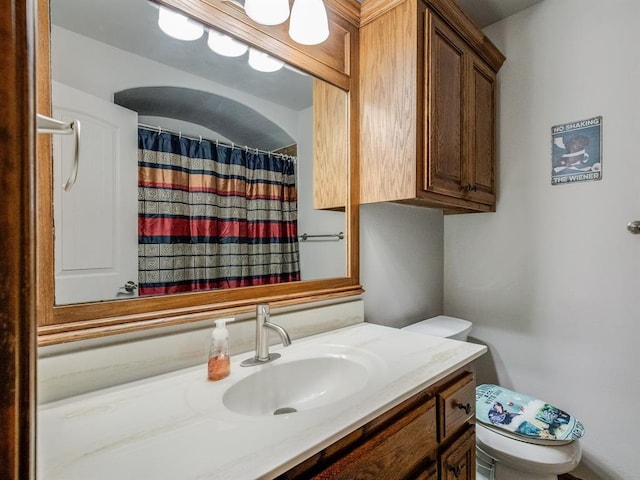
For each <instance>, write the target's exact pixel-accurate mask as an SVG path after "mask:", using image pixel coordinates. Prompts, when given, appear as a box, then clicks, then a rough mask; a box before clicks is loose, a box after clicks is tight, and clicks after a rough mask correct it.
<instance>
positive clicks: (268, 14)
mask: <svg viewBox="0 0 640 480" xmlns="http://www.w3.org/2000/svg"><path fill="white" fill-rule="evenodd" d="M244 11H245V12H246V13H247V15H248V16H249V18H250V19H252V20H253V21H255V22H257V23H260V24H262V25H279V24H281V23H282V22H284V21H285V20H286V19H287V18H289V0H245V2H244Z"/></svg>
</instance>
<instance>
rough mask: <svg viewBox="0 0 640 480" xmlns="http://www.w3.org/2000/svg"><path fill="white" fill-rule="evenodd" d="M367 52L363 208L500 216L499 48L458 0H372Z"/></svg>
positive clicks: (364, 28) (365, 11)
mask: <svg viewBox="0 0 640 480" xmlns="http://www.w3.org/2000/svg"><path fill="white" fill-rule="evenodd" d="M360 46H361V48H360V95H361V96H360V118H361V126H360V128H361V156H360V165H361V167H360V197H361V198H360V200H361V203H372V202H380V201H396V202H402V203H410V204H416V205H422V206H429V207H437V208H442V209H444V210H445V212H448V213H459V212H465V211H494V210H495V202H496V196H495V170H496V168H495V165H496V151H495V118H496V107H495V103H496V74H497V72H498V70H499V68H500V66H501V65H502V63H503V62H504V59H505V58H504V56H503V55H502V54H501V53H500V51H499V50H498V49H497V48H496V47H495V46H494V45H493V44H492V43H491V42H490V41H489V40H488V39H487V38H486V37H485V36H484V35H483V34H482V32H481V31H480V30H479V29H478V28H477V27H476V26H475V25H474V24H473V23H472V22H471V20H469V19H468V17H466V16H465V14H464V13H463V12H462V11H461V10H460V9H459V8H458V7H457V6H456V4H455V2H454V1H452V0H396V1H392V2H388V1H382V0H380V1H378V0H368V1H367V2H365V3H364V4H363V6H362V11H361V29H360Z"/></svg>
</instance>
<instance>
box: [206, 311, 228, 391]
mask: <svg viewBox="0 0 640 480" xmlns="http://www.w3.org/2000/svg"><path fill="white" fill-rule="evenodd" d="M227 320H228V319H227V318H221V319H218V320H216V321H215V324H216V328H214V329H213V331H212V332H211V348H210V349H209V362H208V363H207V378H208V379H209V380H222V379H223V378H225V377H227V376H229V373H230V372H231V359H230V358H229V331H228V330H227V327H226V323H227Z"/></svg>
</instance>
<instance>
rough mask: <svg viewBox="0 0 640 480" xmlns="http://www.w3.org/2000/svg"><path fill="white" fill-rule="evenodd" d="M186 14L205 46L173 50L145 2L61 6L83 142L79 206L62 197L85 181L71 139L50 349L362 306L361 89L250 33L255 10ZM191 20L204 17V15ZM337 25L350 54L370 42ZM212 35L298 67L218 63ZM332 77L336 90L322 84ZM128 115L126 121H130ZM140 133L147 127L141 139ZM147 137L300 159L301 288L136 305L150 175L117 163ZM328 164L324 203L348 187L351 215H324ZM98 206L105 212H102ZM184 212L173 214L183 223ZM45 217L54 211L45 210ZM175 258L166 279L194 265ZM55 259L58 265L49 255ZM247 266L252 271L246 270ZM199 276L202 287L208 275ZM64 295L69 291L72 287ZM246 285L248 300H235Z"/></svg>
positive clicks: (70, 100)
mask: <svg viewBox="0 0 640 480" xmlns="http://www.w3.org/2000/svg"><path fill="white" fill-rule="evenodd" d="M163 3H165V2H163ZM166 3H169V4H171V3H173V2H166ZM175 3H178V4H180V5H181V6H183V7H185V8H187V9H189V8H192V9H193V10H195V11H197V12H198V16H202V17H204V18H202V20H203V23H204V24H206V25H207V27H205V30H204V32H205V33H204V35H203V36H202V37H201V38H199V39H198V40H193V41H180V40H176V39H173V38H171V37H169V36H167V35H166V34H165V33H163V32H162V31H161V30H160V28H159V27H158V12H159V7H158V6H157V5H155V4H152V3H150V2H147V1H144V0H136V1H131V0H83V1H77V0H75V1H74V0H51V4H50V18H51V50H50V52H51V74H50V75H51V80H52V105H51V106H52V114H53V116H54V117H55V118H60V119H61V120H63V121H68V120H69V119H71V118H74V117H75V118H77V117H81V119H82V120H81V123H82V125H83V128H82V132H83V133H82V143H81V147H80V150H79V151H80V154H81V155H80V157H81V163H80V166H79V173H78V180H77V183H76V185H74V187H73V188H72V190H71V192H66V191H64V190H63V189H62V188H60V187H59V186H60V185H62V183H64V182H65V179H66V178H67V177H68V176H69V172H70V170H71V168H72V167H71V165H70V164H69V162H70V161H71V158H72V157H73V155H72V154H69V153H70V152H72V151H73V148H74V145H73V142H72V139H71V138H67V137H64V138H63V137H59V138H55V140H54V143H53V157H54V167H53V168H52V174H51V175H52V177H53V199H52V203H53V205H54V208H53V210H54V212H53V214H54V215H53V216H54V218H55V233H54V237H55V239H56V245H55V248H54V249H53V250H54V252H55V261H52V263H53V265H54V268H55V272H56V273H55V284H54V285H53V288H51V287H49V288H48V289H47V290H48V292H45V294H43V295H42V298H41V299H40V300H41V305H40V307H41V308H45V309H46V308H47V307H46V305H44V306H43V305H42V304H44V303H46V302H47V297H48V299H49V302H50V303H49V304H50V305H51V304H52V303H53V302H55V304H56V305H59V306H58V307H55V308H53V310H52V313H51V314H49V315H48V316H47V317H48V319H46V320H45V321H43V322H42V323H41V328H40V334H41V339H42V338H43V335H60V334H62V335H63V336H64V334H65V333H67V332H69V331H70V330H77V331H82V332H85V333H86V331H87V330H90V329H93V328H94V327H95V326H98V325H99V326H105V325H106V330H109V331H110V330H111V329H113V331H119V330H120V326H121V325H123V324H127V325H135V326H136V327H135V328H138V327H140V328H146V326H145V325H146V324H147V323H148V320H153V321H154V322H156V323H157V321H156V319H157V318H161V317H162V318H165V317H167V318H172V315H178V316H179V319H176V318H175V317H173V318H174V319H173V321H174V322H177V323H182V322H184V321H189V320H191V319H195V318H196V317H201V316H204V315H206V314H209V315H210V313H209V312H211V311H216V310H219V309H225V311H229V310H230V311H233V310H234V309H240V310H243V309H244V310H247V308H250V307H247V306H248V305H252V304H255V302H256V301H257V300H267V301H272V302H278V301H281V302H286V303H298V302H300V301H308V300H309V299H321V298H322V297H323V296H341V295H348V294H354V292H355V293H359V292H360V286H359V285H358V282H357V268H354V266H355V267H357V252H356V251H354V250H355V246H356V245H357V227H355V225H356V221H357V218H355V217H356V215H357V212H356V209H353V208H352V204H351V202H352V201H353V199H352V197H350V195H349V194H348V193H347V192H350V191H351V187H350V181H349V179H350V178H352V172H353V171H355V170H354V163H353V162H350V158H351V159H352V158H353V152H355V151H356V148H355V147H356V146H355V145H353V144H352V143H350V141H349V138H350V129H351V126H350V124H349V122H350V120H349V118H350V117H349V108H350V103H352V102H353V99H352V98H351V96H350V95H349V92H348V89H349V81H348V80H349V77H348V76H346V75H345V74H341V75H336V73H335V72H334V71H332V70H329V69H327V67H326V65H325V66H320V67H319V65H320V64H321V63H322V62H318V60H317V58H314V55H315V54H314V49H313V48H310V47H304V48H303V50H306V51H307V52H306V53H305V52H303V53H305V55H307V57H305V55H301V54H300V52H299V50H300V49H301V47H300V46H297V47H296V48H291V47H290V46H289V45H287V44H286V41H285V42H283V43H284V45H279V44H278V43H277V42H274V38H273V33H272V32H270V34H269V35H265V34H264V33H263V32H261V31H259V28H260V27H258V28H257V29H256V26H255V25H248V24H247V19H246V18H243V12H242V9H241V8H240V7H238V6H237V5H235V4H232V3H231V2H220V6H213V5H208V4H207V5H205V2H199V1H193V2H175ZM328 3H329V4H330V3H331V2H328ZM329 6H330V5H329ZM218 10H220V11H218ZM188 13H189V14H190V16H192V17H193V16H195V14H194V12H193V11H189V12H188ZM238 19H240V20H241V21H239V20H238ZM249 23H250V22H249ZM333 23H334V25H333V27H334V28H335V27H336V26H337V27H338V30H337V31H338V33H339V34H342V36H341V35H337V38H338V39H339V40H340V41H342V42H344V41H347V42H348V41H349V39H350V37H349V35H353V33H354V32H357V28H355V27H354V26H351V25H349V24H348V22H346V21H344V19H342V18H338V17H337V16H336V17H334V18H333ZM210 25H213V26H215V27H216V30H217V31H219V32H221V31H226V30H227V29H228V31H229V32H233V34H234V36H236V37H238V38H240V39H242V40H244V42H245V43H247V44H249V45H250V46H251V47H253V48H257V47H261V46H262V45H263V44H268V45H269V49H270V51H272V56H273V57H280V58H288V57H292V60H291V61H290V62H288V63H286V64H284V66H283V67H282V68H281V69H280V70H278V71H277V72H272V73H265V72H259V71H256V70H255V69H253V68H252V67H250V66H249V64H248V61H247V55H248V54H244V55H242V56H240V57H236V58H232V57H225V56H221V55H218V54H216V53H214V52H213V51H212V50H211V49H210V48H209V47H208V45H207V37H208V33H207V32H208V28H209V27H208V26H210ZM264 28H266V29H268V28H272V27H264ZM345 32H346V33H345ZM276 36H277V35H276ZM345 39H346V40H345ZM331 48H335V47H331V46H330V47H329V49H331ZM326 50H327V49H326V48H325V47H322V49H320V50H319V53H318V58H323V56H324V57H326V58H329V57H335V56H336V55H334V54H333V53H332V52H331V51H329V53H327V51H326ZM343 53H344V54H345V57H347V59H346V60H345V69H344V70H345V72H348V71H349V68H348V65H347V62H348V61H349V60H348V58H349V53H348V50H345V49H344V45H343ZM325 63H326V62H325ZM306 72H312V74H309V73H306ZM325 72H328V73H327V74H326V77H327V78H328V79H329V80H330V81H329V82H327V81H325V80H323V79H322V78H323V77H325V74H324V73H325ZM314 77H315V78H314ZM40 80H42V79H41V78H39V79H38V81H39V82H40ZM336 84H337V85H339V87H338V86H336ZM345 88H346V89H345ZM114 100H115V101H114ZM94 106H95V108H94ZM103 108H107V109H113V110H116V111H117V114H116V117H114V118H115V119H111V118H109V119H106V118H107V117H106V115H107V114H103V113H102V112H103V110H102V109H103ZM96 112H100V113H99V114H97V113H96ZM120 114H123V115H124V117H126V118H125V119H123V120H121V117H118V115H120ZM323 119H328V120H329V121H325V122H323ZM323 123H324V124H323ZM139 124H142V125H143V126H141V127H140V128H138V127H139ZM123 125H126V127H123ZM340 126H343V127H344V128H340ZM332 129H333V130H334V131H331V130H332ZM141 130H146V131H150V132H152V133H153V134H155V135H156V136H158V135H172V136H173V138H174V141H175V139H178V142H181V141H184V140H191V141H193V142H195V143H198V144H202V143H207V142H208V145H209V146H210V147H211V148H212V149H214V150H216V149H218V148H237V146H238V145H240V146H241V149H244V151H245V152H246V153H253V152H255V153H265V154H266V155H267V156H268V157H270V156H271V155H274V156H276V157H278V155H279V154H283V155H285V157H278V158H288V156H290V155H292V152H293V155H294V156H296V157H297V159H296V160H295V167H294V172H295V175H294V177H295V190H296V192H297V202H294V203H297V219H296V220H297V231H296V234H295V237H296V243H297V251H298V254H299V256H298V261H299V276H298V277H291V278H289V279H286V280H284V281H285V282H288V283H287V284H282V283H281V282H282V280H276V283H274V284H270V282H265V283H266V284H265V285H261V286H255V285H252V284H246V285H247V286H245V284H234V283H232V282H231V283H229V284H228V285H227V286H230V287H232V288H229V289H224V291H221V290H214V291H211V292H204V291H203V290H208V288H209V286H206V287H205V288H201V287H198V288H196V289H194V290H188V291H185V290H177V291H176V292H178V293H177V294H173V295H168V296H167V295H166V294H165V293H164V292H161V293H158V292H155V291H153V290H151V292H152V293H151V294H147V295H148V296H145V298H137V299H133V300H131V297H134V296H137V295H138V291H139V289H138V288H137V286H138V284H139V278H141V276H140V275H139V274H138V271H137V267H139V266H140V267H142V268H141V269H146V267H143V265H144V264H145V258H144V257H145V255H146V256H147V257H148V254H147V253H146V250H145V247H146V245H145V246H142V245H141V244H140V238H139V235H138V225H139V223H140V221H141V220H140V218H141V216H142V215H143V214H141V213H140V207H139V205H140V204H141V203H144V202H145V201H146V202H148V201H149V200H148V199H146V200H145V199H144V197H143V194H142V193H141V190H142V187H141V183H142V182H141V180H140V176H139V174H138V173H137V172H138V171H139V170H140V169H141V168H142V167H140V166H139V165H138V164H137V161H138V150H140V149H139V148H136V149H135V150H136V151H135V152H134V153H133V154H132V153H131V151H129V152H128V153H118V151H117V149H118V148H120V147H121V146H122V145H123V144H125V143H126V144H127V145H132V144H134V143H135V145H136V147H137V146H139V144H140V139H139V134H138V132H139V131H141ZM114 132H115V133H114ZM319 132H321V133H319ZM327 140H331V143H332V144H333V145H332V148H331V147H327V145H326V143H327V142H326V141H327ZM92 142H93V146H92ZM87 145H88V146H87ZM87 152H89V153H87ZM319 152H320V156H322V157H323V158H325V159H328V160H329V163H330V162H331V161H333V163H334V165H333V167H332V168H333V169H334V173H335V172H337V174H335V175H333V176H331V177H329V180H324V182H325V184H324V187H326V188H324V190H327V188H329V187H331V188H334V189H335V188H336V187H337V190H338V191H342V192H343V194H342V195H343V197H344V198H343V200H342V202H338V203H341V204H342V205H341V208H334V207H335V205H331V206H330V207H326V206H325V207H322V206H321V208H315V207H317V203H318V201H319V200H318V198H321V197H322V195H318V194H317V189H318V178H321V177H322V173H321V174H319V172H325V171H326V166H327V165H328V164H329V163H327V164H323V165H322V166H321V167H320V168H319V167H318V163H317V160H318V156H319ZM337 152H339V153H337ZM132 157H134V158H133V159H132ZM336 159H337V160H339V162H337V167H336V166H335V165H336ZM314 162H315V165H314ZM314 168H315V169H316V172H315V174H314V171H313V170H314ZM314 175H315V180H314ZM119 182H120V183H119ZM314 189H315V190H316V192H315V193H316V195H315V196H314ZM163 193H165V194H166V192H161V194H163ZM325 193H326V192H325ZM167 195H168V196H171V195H174V196H175V193H168V194H167ZM95 199H99V200H100V201H99V202H98V203H97V204H94V203H93V202H94V200H95ZM174 200H175V199H174ZM43 201H46V199H45V200H43ZM132 203H133V206H132V205H131V204H132ZM175 203H178V202H176V201H174V202H173V204H170V205H169V206H168V207H167V208H169V210H171V209H173V208H174V207H175V205H174V204H175ZM205 203H207V204H208V201H207V200H205ZM314 203H315V204H316V205H314ZM327 205H328V204H327ZM339 207H340V205H339ZM42 208H43V209H44V210H46V205H45V206H44V207H42ZM125 209H126V210H127V212H126V213H123V211H124V210H125ZM121 216H123V217H126V218H127V221H128V222H129V223H128V226H126V227H125V226H123V224H121V223H119V222H120V218H118V217H121ZM41 221H42V222H43V224H44V225H45V227H44V228H42V229H41V230H44V231H45V232H46V227H47V224H46V220H41ZM131 225H133V228H132V227H131ZM116 234H121V235H122V236H124V237H126V242H129V243H128V244H127V247H121V246H119V243H118V242H120V240H119V239H118V238H116ZM305 234H306V235H305ZM315 235H320V237H315ZM40 238H42V236H41V237H40ZM39 241H40V240H39ZM186 243H190V241H187V242H186ZM169 245H170V246H172V249H173V250H176V251H178V253H177V256H178V258H177V259H176V258H173V259H172V260H169V259H168V255H169V254H165V253H163V254H162V255H160V257H158V258H159V260H158V261H157V262H155V263H160V264H162V265H161V270H163V271H164V270H165V267H166V264H167V263H174V264H176V263H177V264H178V266H179V267H182V266H183V264H184V263H186V262H185V261H184V256H185V253H184V251H183V249H182V246H181V248H174V245H175V243H173V242H169ZM42 248H43V249H44V252H45V254H46V250H47V249H46V248H45V247H44V246H43V247H42ZM202 248H203V249H202V250H201V251H198V252H196V254H195V256H198V255H199V256H201V257H211V256H213V255H215V254H214V253H213V251H212V250H209V249H208V247H206V246H205V247H202ZM156 250H157V249H156ZM165 250H166V249H165ZM154 254H157V253H154ZM189 255H191V254H189ZM52 256H53V255H52ZM235 256H236V257H237V256H240V255H239V254H238V253H236V254H235ZM43 257H44V258H46V255H43ZM244 258H245V257H243V259H242V260H240V263H247V261H246V260H244ZM147 263H153V262H147ZM129 267H133V273H130V272H131V270H130V271H129V273H126V274H125V276H124V277H118V280H117V282H116V283H114V281H115V280H114V277H115V274H116V273H118V274H120V273H121V272H120V271H121V270H125V268H129ZM196 270H197V271H196V273H195V275H196V276H200V277H201V276H202V275H205V277H206V275H208V273H206V272H205V273H202V269H198V268H196ZM45 274H46V272H45ZM102 274H104V275H102ZM101 275H102V276H104V277H106V278H107V282H108V283H109V286H108V287H104V285H102V286H99V287H96V288H93V287H91V288H89V287H88V285H89V283H90V282H89V281H88V280H87V279H95V278H96V277H99V276H101ZM44 282H45V283H46V279H45V280H44ZM65 282H67V283H68V284H69V285H70V286H63V285H64V284H65ZM103 283H104V282H103ZM204 283H205V284H206V283H207V282H204ZM98 284H99V282H98ZM114 285H115V287H114ZM127 285H129V286H130V287H131V288H129V289H128V288H127ZM237 285H239V288H234V287H236V286H237ZM223 287H224V286H223ZM223 287H220V285H214V288H223ZM52 290H53V291H55V294H54V295H55V296H54V299H52V298H51V291H52ZM114 290H115V292H114ZM61 292H64V293H61ZM96 292H98V293H96ZM105 292H106V293H105ZM185 292H188V293H185ZM194 292H197V293H194ZM168 293H172V291H171V290H168ZM165 298H166V300H164V299H165ZM124 299H126V300H129V301H126V302H123V301H122V300H124ZM87 302H91V303H87ZM65 305H67V306H65ZM49 308H50V307H49ZM185 315H187V316H188V318H186V317H185ZM160 323H162V322H160ZM71 324H75V325H74V326H73V327H70V326H69V325H71ZM85 333H83V334H82V335H85ZM82 335H81V336H82ZM87 335H89V336H92V334H91V333H88V334H87ZM51 338H53V337H51ZM51 341H52V342H53V341H56V340H51ZM41 343H42V342H41Z"/></svg>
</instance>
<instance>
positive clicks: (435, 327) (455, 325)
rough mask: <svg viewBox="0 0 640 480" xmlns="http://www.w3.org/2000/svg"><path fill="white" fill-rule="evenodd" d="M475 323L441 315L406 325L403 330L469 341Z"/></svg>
mask: <svg viewBox="0 0 640 480" xmlns="http://www.w3.org/2000/svg"><path fill="white" fill-rule="evenodd" d="M472 326H473V324H472V323H471V322H470V321H468V320H463V319H461V318H456V317H449V316H447V315H439V316H437V317H433V318H428V319H427V320H422V321H421V322H417V323H414V324H412V325H408V326H406V327H404V328H403V329H402V330H406V331H408V332H414V333H421V334H422V335H433V336H434V337H444V338H451V339H453V340H461V341H463V342H466V341H467V338H468V337H469V333H471V327H472Z"/></svg>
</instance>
